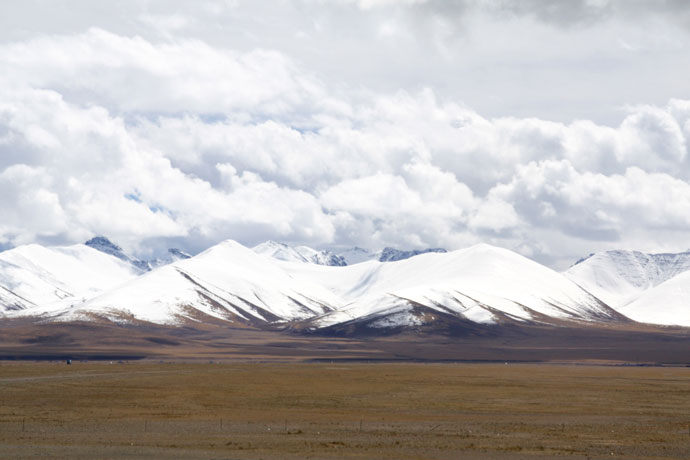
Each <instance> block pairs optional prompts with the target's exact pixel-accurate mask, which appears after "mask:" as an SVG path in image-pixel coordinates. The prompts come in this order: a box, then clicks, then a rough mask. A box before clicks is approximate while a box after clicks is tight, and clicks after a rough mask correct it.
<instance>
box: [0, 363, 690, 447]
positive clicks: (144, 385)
mask: <svg viewBox="0 0 690 460" xmlns="http://www.w3.org/2000/svg"><path fill="white" fill-rule="evenodd" d="M0 397H1V398H2V400H1V401H2V404H0V430H1V431H0V458H3V459H4V458H8V459H10V458H11V459H21V458H73V459H94V458H180V459H182V458H184V459H197V458H198V459H302V458H317V459H332V458H360V459H457V458H480V459H502V458H511V459H512V458H544V459H545V458H555V457H562V456H565V457H569V458H581V459H585V458H616V457H617V458H626V459H670V458H674V459H676V458H688V457H690V431H689V430H690V426H689V423H690V368H661V367H612V366H578V365H544V364H540V365H528V364H509V365H502V364H501V365H498V364H382V363H378V364H357V363H347V364H343V363H335V364H285V363H282V364H160V363H156V364H153V363H143V362H139V363H131V364H127V363H125V364H112V365H110V364H105V363H97V364H92V363H74V364H73V365H71V366H66V365H65V364H55V363H40V364H35V363H2V364H0Z"/></svg>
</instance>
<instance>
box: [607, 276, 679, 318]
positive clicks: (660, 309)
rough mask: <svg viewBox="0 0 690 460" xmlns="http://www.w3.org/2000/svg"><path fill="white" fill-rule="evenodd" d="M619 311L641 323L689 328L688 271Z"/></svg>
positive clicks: (650, 290)
mask: <svg viewBox="0 0 690 460" xmlns="http://www.w3.org/2000/svg"><path fill="white" fill-rule="evenodd" d="M619 311H620V312H622V313H623V314H624V315H627V316H629V317H630V318H631V319H633V320H635V321H639V322H642V323H653V324H665V325H677V326H687V327H690V271H686V272H683V273H681V274H679V275H676V276H674V277H673V278H671V279H669V280H668V281H665V282H663V283H661V284H659V285H658V286H655V287H653V288H651V289H649V290H647V291H645V292H644V293H642V294H641V295H640V296H639V297H638V298H637V299H635V300H634V301H632V302H630V303H628V304H626V305H624V306H621V307H620V308H619Z"/></svg>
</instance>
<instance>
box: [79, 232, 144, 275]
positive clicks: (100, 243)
mask: <svg viewBox="0 0 690 460" xmlns="http://www.w3.org/2000/svg"><path fill="white" fill-rule="evenodd" d="M84 244H85V245H86V246H88V247H90V248H93V249H95V250H96V251H100V252H102V253H104V254H109V255H111V256H113V257H117V258H118V259H120V260H123V261H125V262H127V263H130V264H132V265H133V266H134V267H136V268H138V269H139V270H141V271H148V270H151V266H150V264H149V263H148V262H147V261H145V260H141V259H137V258H136V257H133V256H130V255H129V254H127V253H126V252H124V251H123V250H122V248H121V247H120V246H118V245H116V244H115V243H113V242H111V241H110V240H109V239H108V238H106V237H104V236H97V237H95V238H91V239H90V240H89V241H87V242H86V243H84Z"/></svg>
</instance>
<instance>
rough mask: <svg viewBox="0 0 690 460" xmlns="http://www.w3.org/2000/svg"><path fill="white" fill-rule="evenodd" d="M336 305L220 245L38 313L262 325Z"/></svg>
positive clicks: (268, 263)
mask: <svg viewBox="0 0 690 460" xmlns="http://www.w3.org/2000/svg"><path fill="white" fill-rule="evenodd" d="M339 306H340V305H339V299H337V298H336V297H334V296H333V295H332V293H330V292H329V291H327V290H326V289H324V288H322V287H321V286H318V285H316V284H314V283H312V282H310V281H309V280H301V279H298V278H296V277H292V276H290V275H289V274H288V273H287V272H285V271H284V270H283V269H282V268H281V267H280V266H278V265H277V264H276V263H275V261H273V260H272V259H270V258H268V257H264V256H262V255H260V254H256V253H255V252H254V251H252V250H250V249H248V248H245V247H244V246H242V245H240V244H239V243H236V242H234V241H225V242H223V243H220V244H218V245H216V246H213V247H212V248H210V249H208V250H206V251H204V252H203V253H201V254H199V255H197V256H195V257H192V258H189V259H183V260H178V261H176V262H173V263H172V264H169V265H166V266H164V267H161V268H159V269H156V270H153V271H151V272H148V273H145V274H144V275H142V276H140V277H138V278H136V279H134V280H132V281H130V282H128V283H126V284H124V285H122V286H120V287H118V288H117V289H114V290H111V291H108V292H104V293H102V294H100V295H97V296H95V297H93V298H91V299H88V300H86V301H84V302H77V303H74V304H71V305H69V306H67V307H65V308H62V309H61V310H50V311H44V312H43V313H44V315H48V316H53V317H54V318H56V319H58V320H62V321H68V320H77V319H82V320H83V319H89V318H94V317H104V318H108V319H110V320H114V321H133V320H140V321H149V322H153V323H158V324H179V323H181V322H184V321H186V320H191V321H208V320H222V321H232V322H240V323H253V324H264V323H269V322H271V323H273V322H280V321H287V320H295V319H305V318H309V317H312V316H314V315H318V314H322V313H324V312H326V311H328V310H329V309H330V308H337V307H339Z"/></svg>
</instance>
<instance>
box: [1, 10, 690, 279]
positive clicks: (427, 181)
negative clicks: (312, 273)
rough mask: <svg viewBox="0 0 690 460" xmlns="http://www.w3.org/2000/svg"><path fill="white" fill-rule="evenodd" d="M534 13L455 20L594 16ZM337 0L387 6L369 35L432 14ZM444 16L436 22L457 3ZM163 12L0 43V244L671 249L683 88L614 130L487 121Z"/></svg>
mask: <svg viewBox="0 0 690 460" xmlns="http://www.w3.org/2000/svg"><path fill="white" fill-rule="evenodd" d="M532 3H534V5H532ZM538 3H539V2H531V3H530V2H526V3H524V4H522V5H523V6H522V7H521V8H520V9H516V8H513V7H508V6H506V5H509V4H503V3H502V2H489V3H487V4H483V5H482V8H480V9H479V10H477V11H479V12H476V11H475V13H472V14H488V13H486V11H489V10H491V11H493V13H492V14H499V13H498V11H499V10H500V13H501V14H503V15H507V16H510V17H512V16H514V15H517V16H519V17H532V16H533V15H534V14H537V13H539V17H538V18H537V19H535V20H538V21H542V22H544V23H545V24H547V26H548V27H562V28H565V29H568V28H573V27H575V28H577V27H584V26H583V25H581V24H590V23H594V24H596V23H597V21H605V20H606V18H607V17H608V16H607V15H610V14H611V11H612V8H614V7H615V6H616V4H615V3H614V2H597V3H593V2H581V3H577V2H573V3H572V5H575V6H573V8H581V10H578V11H579V13H577V14H576V13H573V12H570V13H568V12H560V11H555V10H554V11H551V10H548V9H547V10H544V9H542V8H540V7H539V6H538ZM569 4H570V3H569ZM218 5H220V4H218ZM344 5H346V6H342V8H345V7H347V8H356V9H357V10H358V11H364V12H367V13H366V14H372V15H376V14H380V13H381V12H382V11H384V10H385V11H387V12H388V13H390V14H392V16H390V17H389V18H388V19H387V21H388V22H386V21H383V22H380V23H379V24H380V28H379V33H381V34H383V35H384V36H390V34H393V35H395V34H397V33H399V31H398V29H396V27H397V26H396V21H404V20H408V19H405V18H406V17H407V16H405V15H407V14H410V11H413V10H419V11H422V10H424V11H426V13H427V15H428V16H427V19H428V20H429V21H434V19H433V18H434V17H436V18H438V17H439V16H438V15H439V14H440V13H439V12H440V11H441V6H440V4H439V3H436V2H423V1H422V2H408V3H407V4H406V5H405V6H404V7H402V6H399V5H393V4H390V3H388V2H371V1H366V2H354V3H351V2H344ZM348 5H349V6H348ZM530 5H532V6H530ZM453 6H454V8H451V9H447V11H446V12H445V14H444V16H442V18H443V21H441V22H444V21H445V22H449V21H450V22H452V21H451V20H452V19H453V18H457V20H458V21H461V20H466V19H467V17H468V16H467V15H468V14H470V13H468V11H472V8H475V10H476V9H477V7H476V5H475V4H474V2H458V3H456V4H453ZM229 8H231V9H232V8H234V6H229ZM451 10H452V11H451ZM216 13H217V14H221V13H218V12H216ZM393 13H395V14H393ZM580 13H581V14H580ZM396 14H397V16H396ZM454 15H456V16H454ZM559 18H561V19H559ZM568 18H570V19H569V20H567V19H568ZM573 18H580V19H578V20H577V21H575V19H573ZM174 19H175V17H174V16H172V17H171V16H170V15H167V16H164V17H159V16H156V15H155V14H153V13H152V12H150V11H149V12H146V14H143V13H142V15H141V16H140V17H139V20H140V21H148V22H149V23H150V24H154V23H155V24H157V25H158V26H159V29H160V30H158V31H157V32H155V34H157V36H156V37H150V36H149V37H147V36H144V35H138V34H126V33H116V32H112V31H108V30H105V29H103V28H99V27H91V28H88V29H87V30H83V31H81V32H77V33H60V34H53V35H47V34H36V35H35V36H32V37H29V38H26V39H12V40H9V41H6V42H4V43H2V44H0V68H3V69H5V70H4V71H3V72H2V74H0V196H2V200H0V215H2V219H0V245H2V246H3V247H8V246H13V245H19V244H24V243H29V242H41V243H48V244H62V243H72V242H79V241H83V240H85V239H87V238H88V237H91V236H93V235H94V234H105V235H108V236H109V237H111V238H112V239H114V240H115V241H118V242H119V243H121V244H123V245H124V246H125V247H128V248H130V249H131V250H134V251H139V252H140V253H145V252H147V251H158V250H160V249H161V248H164V247H166V246H169V245H177V246H181V247H182V248H183V249H186V250H189V251H191V252H195V251H199V250H201V249H204V248H205V247H207V246H209V245H211V244H214V243H215V242H217V241H220V240H222V239H225V238H233V239H236V240H238V241H240V242H242V243H244V244H247V245H252V244H256V243H259V242H261V241H264V240H266V239H269V238H271V239H276V240H281V241H286V242H292V243H299V244H309V245H312V246H320V247H335V246H351V245H359V246H364V247H373V248H378V247H381V246H384V245H394V246H400V247H424V246H434V247H435V246H443V247H447V248H449V249H454V248H460V247H464V246H467V245H470V244H473V243H476V242H480V241H484V242H489V243H493V244H497V245H500V246H504V247H508V248H510V249H514V250H517V251H519V252H521V253H523V254H525V255H527V256H530V257H533V258H535V259H537V260H540V261H542V262H545V263H548V264H551V265H552V266H554V267H556V268H564V267H565V266H567V265H568V264H569V263H571V262H572V261H573V260H575V259H576V258H577V257H579V256H581V255H583V254H586V253H589V252H592V251H595V250H601V249H609V248H613V247H629V248H635V249H641V250H650V251H662V250H673V251H677V250H682V249H686V248H687V246H688V245H687V243H686V240H687V239H686V235H687V232H688V230H690V164H689V162H690V160H689V159H688V139H689V136H690V100H687V98H686V99H684V98H683V97H682V96H684V95H683V94H679V95H678V96H679V97H678V98H672V99H670V100H668V101H667V102H665V103H663V104H635V105H628V106H626V107H625V108H624V110H623V112H622V113H621V115H620V118H619V119H618V121H617V122H616V123H606V124H604V123H597V122H595V121H589V120H572V121H567V122H564V121H549V120H545V119H541V118H536V117H521V116H507V115H503V116H488V115H486V114H482V113H481V112H480V111H478V110H475V109H472V108H470V106H468V105H466V104H464V103H463V102H462V101H461V100H459V99H455V98H453V97H450V96H449V95H448V94H447V92H445V91H443V90H439V89H437V88H436V87H434V86H433V85H429V86H424V85H412V86H411V87H408V88H404V85H402V84H401V85H399V87H400V88H398V89H388V88H384V89H381V88H378V87H377V85H376V83H375V80H372V84H371V85H370V86H363V85H360V84H356V82H354V81H351V82H350V83H347V82H344V81H337V80H332V79H331V78H329V77H328V72H323V71H321V70H323V69H321V70H319V69H313V68H311V67H310V66H309V65H308V62H305V61H304V60H301V59H296V58H294V57H292V56H291V55H290V54H289V53H288V52H286V51H284V50H283V51H279V50H276V49H270V48H256V47H247V49H242V47H238V48H232V47H227V46H218V45H214V44H213V40H212V39H211V38H209V39H207V40H202V39H199V38H195V37H186V36H183V35H178V34H177V33H176V32H175V31H177V30H178V29H184V28H185V27H189V23H190V22H191V23H193V21H194V18H193V17H190V16H186V15H184V14H183V15H180V16H179V17H178V18H177V19H176V20H174ZM507 20H508V21H512V20H510V19H507ZM528 20H530V21H531V20H532V19H528ZM391 21H392V22H391ZM420 21H421V20H420ZM458 23H460V22H458ZM386 24H387V25H386ZM453 24H455V23H454V22H453ZM427 26H428V24H427V25H424V24H422V25H420V26H419V27H427ZM545 27H546V26H545ZM434 30H435V32H434V33H442V32H443V30H446V32H447V33H448V34H450V35H449V37H450V36H452V35H454V34H456V33H459V32H457V31H456V30H451V29H444V26H443V24H441V23H437V24H436V26H435V28H434ZM166 34H167V35H166ZM427 38H428V39H432V38H429V37H427ZM451 41H452V40H451Z"/></svg>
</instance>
